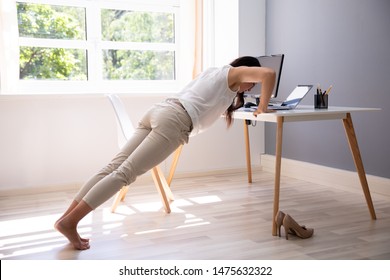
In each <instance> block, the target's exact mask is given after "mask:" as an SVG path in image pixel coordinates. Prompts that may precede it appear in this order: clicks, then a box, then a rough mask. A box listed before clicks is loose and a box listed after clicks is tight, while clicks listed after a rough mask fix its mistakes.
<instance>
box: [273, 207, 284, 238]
mask: <svg viewBox="0 0 390 280" xmlns="http://www.w3.org/2000/svg"><path fill="white" fill-rule="evenodd" d="M284 216H285V214H284V213H283V212H282V211H278V213H277V214H276V216H275V224H276V233H277V234H278V233H279V237H281V236H282V233H281V227H282V225H283V219H284Z"/></svg>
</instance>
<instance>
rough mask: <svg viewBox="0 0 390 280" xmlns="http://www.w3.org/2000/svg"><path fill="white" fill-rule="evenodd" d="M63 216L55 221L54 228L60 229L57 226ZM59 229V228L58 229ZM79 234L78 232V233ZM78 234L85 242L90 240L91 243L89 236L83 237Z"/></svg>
mask: <svg viewBox="0 0 390 280" xmlns="http://www.w3.org/2000/svg"><path fill="white" fill-rule="evenodd" d="M62 218H63V217H61V218H59V219H58V220H57V221H56V222H55V224H54V228H55V229H56V230H58V229H57V226H58V224H59V222H60V221H61V220H62ZM58 231H59V230H58ZM77 234H78V233H77ZM78 236H79V238H80V240H81V241H83V242H88V243H89V238H82V237H81V236H80V234H78Z"/></svg>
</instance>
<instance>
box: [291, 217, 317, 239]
mask: <svg viewBox="0 0 390 280" xmlns="http://www.w3.org/2000/svg"><path fill="white" fill-rule="evenodd" d="M283 227H284V232H285V234H286V239H287V240H288V234H289V232H291V233H292V234H294V235H296V236H298V237H300V238H309V237H311V236H312V235H313V232H314V229H312V228H306V227H303V226H300V225H299V224H298V223H297V222H296V221H295V220H294V219H293V218H291V216H290V215H288V214H286V215H285V216H284V219H283Z"/></svg>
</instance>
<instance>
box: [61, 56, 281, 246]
mask: <svg viewBox="0 0 390 280" xmlns="http://www.w3.org/2000/svg"><path fill="white" fill-rule="evenodd" d="M259 82H261V83H262V87H261V88H262V89H261V98H260V105H259V107H258V109H257V111H256V112H255V113H254V114H255V115H256V116H257V114H260V113H267V112H269V110H268V109H267V107H268V102H269V99H270V97H271V93H272V90H273V87H274V84H275V72H274V71H273V70H272V69H269V68H265V67H260V63H259V61H258V60H257V59H256V58H254V57H250V56H245V57H240V58H237V59H236V60H234V61H233V62H232V63H231V64H230V65H226V66H223V67H219V68H210V69H207V70H206V71H204V72H203V73H201V74H200V75H199V76H198V77H196V78H195V79H194V80H193V81H192V82H190V83H189V84H188V85H187V86H186V87H185V88H184V89H183V90H182V91H181V92H180V93H179V94H178V95H177V97H176V98H169V99H167V100H165V101H164V102H162V103H158V104H156V105H154V106H153V107H152V108H151V109H150V110H149V111H148V112H147V113H146V114H145V115H144V117H143V118H142V119H141V121H140V122H139V124H138V127H137V129H136V131H135V132H134V135H133V136H132V138H131V139H129V141H128V142H127V143H126V145H125V146H124V147H123V148H122V149H121V151H120V152H119V153H118V154H117V156H116V157H115V158H114V159H113V160H112V161H111V162H110V163H109V164H108V165H107V166H106V167H105V168H103V169H102V170H101V171H100V172H98V173H97V174H96V175H94V176H93V177H92V178H91V179H89V180H88V181H87V183H86V184H85V185H84V186H83V187H82V188H81V189H80V191H79V192H78V193H77V195H76V196H75V198H74V200H73V202H72V203H71V205H70V206H69V208H68V209H67V210H66V212H65V213H64V214H63V215H62V216H61V217H60V218H59V219H58V220H57V222H56V223H55V228H56V229H57V230H58V231H59V232H60V233H62V234H63V235H64V236H65V237H66V238H67V239H68V240H69V241H70V242H71V243H72V245H73V246H74V247H75V248H76V249H79V250H85V249H88V248H89V240H88V239H84V238H81V237H80V236H79V234H78V232H77V225H78V223H79V221H80V220H81V219H82V218H84V217H85V216H86V215H87V214H88V213H90V212H91V211H92V210H94V209H96V208H97V207H98V206H99V205H101V204H102V203H103V202H105V201H107V200H108V199H109V198H110V197H112V196H113V195H114V194H115V193H116V192H117V191H118V190H119V189H120V188H122V187H123V186H127V185H130V184H131V183H132V182H134V181H135V179H136V178H137V176H139V175H141V174H143V173H145V172H147V171H148V170H150V169H151V168H153V167H154V166H156V165H158V164H159V163H160V162H162V161H163V160H164V159H166V158H167V157H168V156H169V155H170V154H171V153H172V152H173V151H174V150H175V149H176V148H177V147H178V146H179V145H181V144H184V143H188V137H189V135H190V134H191V135H196V134H198V133H200V132H202V131H204V130H205V129H207V128H208V127H210V126H211V125H212V124H213V123H214V122H215V121H216V120H217V119H219V118H220V116H221V115H222V114H223V113H225V115H226V121H227V125H228V127H229V126H230V125H231V124H232V113H233V111H235V110H236V109H238V108H240V107H241V106H242V105H243V103H244V97H243V94H244V92H245V91H250V90H251V89H252V88H253V87H254V85H255V83H259Z"/></svg>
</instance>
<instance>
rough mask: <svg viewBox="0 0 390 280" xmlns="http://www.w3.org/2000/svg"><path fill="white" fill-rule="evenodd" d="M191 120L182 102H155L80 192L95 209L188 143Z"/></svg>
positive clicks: (79, 195) (82, 197) (78, 196)
mask: <svg viewBox="0 0 390 280" xmlns="http://www.w3.org/2000/svg"><path fill="white" fill-rule="evenodd" d="M191 129H192V121H191V118H190V117H189V115H188V114H187V112H186V111H185V110H184V109H183V108H182V107H180V106H179V105H177V104H175V103H171V102H163V103H159V104H156V105H154V106H153V107H152V108H151V109H150V110H149V111H148V112H147V113H146V114H145V115H144V117H143V118H142V119H141V121H140V122H139V124H138V127H137V129H136V130H135V132H134V134H133V136H132V137H131V138H130V139H129V140H128V142H127V143H126V145H125V146H124V147H123V148H122V149H121V151H120V152H119V153H118V154H117V155H116V156H115V157H114V159H113V160H112V161H111V162H110V163H109V164H108V165H107V166H106V167H104V168H103V169H102V170H101V171H100V172H98V173H97V174H95V175H94V176H93V177H91V178H90V179H89V180H88V181H87V183H86V184H85V185H84V186H83V187H82V188H81V189H80V191H79V192H78V193H77V195H76V197H75V200H76V201H78V202H80V201H81V200H84V201H85V202H86V203H87V204H88V205H89V206H90V207H91V208H92V209H95V208H96V207H98V206H99V205H101V204H102V203H103V202H105V201H106V200H108V199H109V198H110V197H112V196H113V195H114V194H115V193H116V192H118V191H119V190H120V189H121V188H122V187H123V186H127V185H130V184H131V183H132V182H134V181H135V180H136V178H137V176H139V175H141V174H143V173H145V172H147V171H149V170H150V169H152V168H153V167H154V166H156V165H158V164H159V163H161V162H162V161H163V160H165V159H166V158H167V157H168V156H169V155H170V154H171V153H172V152H173V151H175V149H176V148H177V147H179V146H180V145H181V144H184V143H188V136H189V134H190V132H191Z"/></svg>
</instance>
